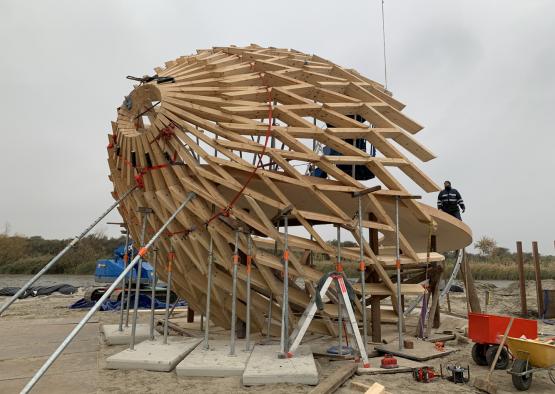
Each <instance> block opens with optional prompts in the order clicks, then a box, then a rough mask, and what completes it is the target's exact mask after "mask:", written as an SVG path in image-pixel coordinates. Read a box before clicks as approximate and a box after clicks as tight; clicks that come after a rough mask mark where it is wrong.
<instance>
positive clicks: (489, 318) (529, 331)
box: [468, 312, 538, 344]
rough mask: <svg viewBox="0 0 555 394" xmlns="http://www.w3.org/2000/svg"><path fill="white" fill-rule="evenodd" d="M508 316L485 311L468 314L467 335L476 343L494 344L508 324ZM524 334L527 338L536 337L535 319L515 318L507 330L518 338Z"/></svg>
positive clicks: (497, 341) (536, 323)
mask: <svg viewBox="0 0 555 394" xmlns="http://www.w3.org/2000/svg"><path fill="white" fill-rule="evenodd" d="M509 320H510V317H509V316H504V315H490V314H486V313H472V312H470V313H469V314H468V337H469V338H470V339H471V340H472V341H473V342H476V343H484V344H494V343H499V342H500V341H501V338H499V337H500V336H503V334H505V330H506V329H507V326H508V325H509ZM522 335H525V336H526V338H528V339H536V338H537V337H538V322H537V321H536V320H530V319H522V318H515V320H514V322H513V326H512V327H511V329H510V330H509V336H510V337H513V338H519V337H520V336H522Z"/></svg>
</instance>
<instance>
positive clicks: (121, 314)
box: [118, 225, 129, 331]
mask: <svg viewBox="0 0 555 394" xmlns="http://www.w3.org/2000/svg"><path fill="white" fill-rule="evenodd" d="M125 232H126V235H125V249H124V251H125V252H124V255H123V267H124V269H125V267H127V261H128V257H129V256H128V254H127V249H128V248H129V228H128V227H127V225H126V226H125ZM121 288H122V292H121V301H120V306H119V310H120V315H119V326H118V331H123V310H124V309H125V308H124V303H125V276H124V277H123V283H122V285H121Z"/></svg>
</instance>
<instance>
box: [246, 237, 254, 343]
mask: <svg viewBox="0 0 555 394" xmlns="http://www.w3.org/2000/svg"><path fill="white" fill-rule="evenodd" d="M247 245H248V247H247V249H248V251H247V326H246V328H245V330H246V333H245V351H246V352H248V351H250V350H251V263H252V238H251V235H250V234H247Z"/></svg>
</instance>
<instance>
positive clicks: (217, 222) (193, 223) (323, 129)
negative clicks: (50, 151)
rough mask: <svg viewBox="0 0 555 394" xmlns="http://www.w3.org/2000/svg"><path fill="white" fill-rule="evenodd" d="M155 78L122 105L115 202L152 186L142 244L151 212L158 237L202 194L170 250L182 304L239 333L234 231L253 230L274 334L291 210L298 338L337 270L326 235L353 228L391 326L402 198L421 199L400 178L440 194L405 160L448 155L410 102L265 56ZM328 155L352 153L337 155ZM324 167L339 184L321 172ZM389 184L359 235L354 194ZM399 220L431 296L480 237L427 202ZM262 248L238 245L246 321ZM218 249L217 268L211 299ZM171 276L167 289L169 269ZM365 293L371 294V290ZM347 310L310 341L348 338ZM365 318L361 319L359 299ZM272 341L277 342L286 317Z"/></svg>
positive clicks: (249, 50) (215, 60)
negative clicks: (319, 287)
mask: <svg viewBox="0 0 555 394" xmlns="http://www.w3.org/2000/svg"><path fill="white" fill-rule="evenodd" d="M155 73H156V75H157V78H145V79H143V80H142V81H140V83H137V84H136V85H135V86H134V89H133V90H132V91H131V92H130V93H129V95H128V96H127V97H126V99H125V101H124V102H123V104H122V105H121V106H120V107H119V108H118V110H117V120H116V121H114V122H112V132H111V133H110V134H109V136H108V138H109V145H108V164H109V167H110V180H111V181H112V182H113V185H114V192H113V196H114V198H116V197H117V196H118V195H121V194H122V193H124V192H125V191H126V190H128V189H129V187H130V186H133V185H135V184H136V183H137V184H139V186H140V189H139V190H137V191H135V192H134V193H133V195H132V196H131V197H130V198H128V199H127V200H126V201H125V202H124V203H122V204H121V205H120V207H119V211H120V213H121V215H122V217H123V218H124V220H125V221H126V222H127V223H128V225H129V228H130V232H131V234H132V236H133V237H134V239H140V233H141V216H140V213H139V212H138V208H139V207H149V208H152V209H153V211H154V214H151V215H149V216H148V225H147V231H146V232H147V239H148V238H149V236H151V235H152V234H154V232H155V231H156V230H157V229H158V228H159V227H160V226H161V224H162V223H163V222H164V221H166V220H167V219H168V217H169V216H170V215H171V213H172V212H173V211H174V210H175V209H176V207H177V206H178V205H179V203H180V202H181V201H183V200H184V199H185V196H186V194H187V193H188V192H191V191H192V192H195V193H196V194H197V198H195V199H194V200H193V201H192V202H191V203H190V204H189V205H188V206H187V207H186V208H185V209H184V210H183V211H182V212H181V213H180V214H179V215H178V216H177V219H176V220H175V221H174V222H172V224H171V225H170V228H169V230H170V232H171V233H169V234H166V236H164V237H161V239H160V240H159V241H158V242H157V247H158V249H159V256H164V259H166V256H167V255H168V253H169V252H170V248H173V249H175V256H176V258H175V262H174V268H173V278H174V286H175V291H176V292H177V293H178V294H179V296H181V297H182V298H184V299H186V300H187V301H188V303H189V305H190V306H191V307H192V308H193V309H194V310H195V311H197V312H201V313H204V312H205V310H206V301H205V300H206V292H207V291H210V292H211V300H212V301H211V311H212V313H211V320H212V321H213V322H214V323H215V324H217V325H219V326H221V327H224V328H227V329H229V328H230V323H231V312H230V311H231V297H229V294H230V293H231V288H232V276H231V273H232V267H233V253H234V243H235V230H236V229H237V228H239V227H241V228H242V229H243V231H250V232H251V233H252V239H253V252H252V256H253V260H252V261H253V263H252V271H251V275H252V282H251V284H252V286H251V287H252V291H251V296H252V312H251V316H252V319H251V330H252V332H265V331H266V322H265V313H266V311H267V310H268V307H269V303H270V302H271V303H272V308H273V309H272V310H273V316H278V317H279V316H280V315H281V305H280V302H281V295H282V292H283V282H282V278H283V274H282V272H283V264H282V261H281V256H280V255H277V254H276V253H274V250H282V249H283V244H284V231H283V227H280V222H279V221H276V220H275V218H276V215H277V214H278V213H279V212H280V211H282V210H284V209H285V208H288V207H290V208H292V211H291V213H290V217H289V227H290V229H291V227H295V234H301V235H289V237H288V241H289V249H290V250H291V254H290V255H289V259H290V265H291V267H290V269H289V276H290V279H292V280H289V305H290V311H289V316H290V323H292V324H290V325H289V327H291V328H292V327H294V326H295V322H296V320H297V318H298V316H300V314H302V312H303V311H304V309H305V307H306V306H307V304H308V302H309V301H310V298H311V296H312V295H313V294H314V293H315V286H316V284H317V282H318V281H319V280H320V278H321V277H322V275H323V273H322V272H320V271H318V270H317V269H315V267H314V266H313V265H311V264H310V263H309V262H310V255H311V253H317V254H323V255H325V256H329V258H330V259H332V260H333V259H335V258H336V253H337V252H336V249H335V248H334V247H332V246H331V245H330V244H328V243H326V241H325V240H324V238H323V236H322V233H323V231H324V229H325V227H326V226H324V227H322V226H319V225H330V224H332V225H336V226H340V227H341V228H342V231H343V232H347V233H350V234H352V236H353V237H354V239H355V240H356V242H358V243H359V244H360V243H362V246H363V248H364V261H365V264H366V266H367V268H366V278H367V284H366V295H367V296H368V297H369V302H370V304H371V305H372V306H373V307H374V308H375V309H374V311H373V312H375V313H373V314H372V316H373V317H376V316H377V318H379V312H380V311H379V303H380V300H383V299H386V298H388V297H391V298H392V303H393V305H394V306H395V305H396V302H395V295H396V286H395V280H394V279H392V278H393V277H394V275H393V273H394V270H395V202H394V201H395V200H394V196H396V195H400V196H408V195H409V194H410V193H409V192H408V191H407V189H405V187H404V186H403V185H402V184H401V183H400V181H399V180H398V179H397V178H396V177H395V176H394V175H393V174H392V172H391V171H390V169H391V168H393V169H394V170H400V171H401V172H402V173H404V174H405V175H406V176H408V178H410V179H411V180H412V181H413V182H414V183H416V185H417V186H419V187H420V188H421V189H422V190H423V191H424V192H427V193H431V192H436V191H438V190H439V188H438V186H437V184H436V183H435V182H434V181H432V180H431V179H430V178H429V177H428V176H427V175H426V174H425V173H423V172H422V171H421V170H420V169H419V168H418V167H417V166H416V165H415V164H414V163H413V162H412V161H411V160H410V159H409V158H408V157H407V155H406V154H407V153H408V154H410V155H412V156H414V157H415V158H416V159H418V160H421V161H424V162H427V161H429V160H431V159H433V158H434V157H435V156H434V155H433V154H432V153H431V152H430V151H429V150H428V149H427V148H426V147H425V146H423V145H422V144H421V143H419V142H418V141H417V140H416V139H415V137H414V135H415V134H416V133H418V132H419V131H420V130H421V129H422V126H420V125H419V124H418V123H416V122H415V121H413V120H411V119H409V118H408V117H407V116H405V115H404V114H403V113H402V112H401V110H402V109H403V108H404V105H403V104H402V103H401V102H399V101H398V100H396V99H394V98H393V97H392V95H391V93H390V92H389V91H387V90H386V89H384V87H383V86H382V85H381V84H379V83H377V82H374V81H372V80H370V79H368V78H366V77H364V76H362V75H361V74H359V73H358V72H356V71H355V70H351V69H346V68H343V67H341V66H339V65H336V64H334V63H332V62H330V61H328V60H326V59H323V58H321V57H319V56H317V55H308V54H304V53H301V52H299V51H296V50H287V49H276V48H262V47H259V46H257V45H250V46H248V47H243V48H240V47H235V46H229V47H215V48H212V49H203V50H198V51H197V54H195V55H190V56H182V57H180V58H178V59H176V60H173V61H169V62H166V63H165V65H164V67H160V68H156V69H155ZM355 140H364V141H365V142H366V143H368V144H371V145H372V146H373V147H374V148H375V149H376V151H377V154H375V155H372V154H369V153H367V152H366V151H365V150H362V149H359V148H358V147H357V146H356V144H353V141H355ZM322 146H326V147H329V148H332V149H333V150H334V151H335V152H338V153H339V155H337V154H336V155H330V154H324V153H323V152H322V150H321V149H319V147H320V148H321V147H322ZM314 147H315V148H316V149H313V148H314ZM399 147H402V148H403V149H402V150H401V149H399ZM327 152H328V153H329V150H327ZM339 166H341V168H340V167H339ZM345 166H353V168H354V167H355V166H356V167H360V168H365V169H367V170H369V171H370V172H371V173H372V174H373V175H374V176H375V178H373V179H371V180H369V181H365V182H364V183H363V182H362V181H360V180H358V179H356V177H353V176H351V175H352V174H353V173H348V172H346V171H344V170H343V169H344V168H345ZM342 168H343V169H342ZM316 169H318V170H320V171H325V172H326V173H327V177H326V178H322V177H318V176H314V175H315V172H314V171H315V170H316ZM375 185H381V186H382V190H379V191H377V192H374V193H369V194H365V195H364V196H363V197H362V206H363V217H362V219H363V220H362V226H363V227H364V229H365V231H368V236H366V235H365V237H364V238H365V239H362V240H361V239H360V237H359V229H358V221H357V219H356V218H355V215H356V212H357V209H358V201H357V198H353V192H357V191H363V190H365V189H367V188H369V187H371V186H375ZM214 212H215V213H216V217H215V218H214ZM218 213H223V214H221V215H218ZM399 215H400V229H401V230H400V249H401V251H402V254H401V267H402V270H403V272H404V273H406V272H411V276H409V275H408V274H407V275H405V274H404V275H403V278H405V280H406V283H403V285H402V286H401V291H402V293H403V294H405V295H407V294H408V295H415V294H422V293H423V292H424V291H425V290H424V288H423V287H422V286H421V285H419V284H418V283H419V281H420V280H421V279H422V277H423V275H424V271H425V269H426V267H427V266H433V265H434V264H438V263H439V262H441V261H442V260H443V256H442V255H441V254H440V252H443V251H448V250H456V249H460V248H462V247H464V246H466V245H468V244H469V243H470V242H471V241H472V237H471V231H470V229H469V228H468V227H467V226H466V225H465V224H463V223H462V222H460V221H458V220H457V219H455V218H453V217H451V216H449V215H447V214H445V213H443V212H440V211H438V210H437V209H435V208H433V207H430V206H428V205H425V204H422V203H419V202H417V201H415V200H413V199H403V200H401V202H400V213H399ZM211 218H212V220H211ZM281 225H282V226H283V221H281ZM327 231H329V230H327ZM248 237H249V235H247V234H245V233H244V232H242V233H240V235H239V251H240V262H239V267H238V293H237V297H238V303H237V314H238V318H239V319H240V320H242V321H246V290H245V287H246V285H245V281H246V278H247V268H246V260H247V258H246V254H247V253H248ZM211 238H212V240H213V248H214V264H215V265H214V269H213V285H212V286H211V288H210V289H209V290H207V275H208V260H209V253H208V250H209V244H210V239H211ZM431 238H433V242H432V245H433V246H432V247H431V250H432V251H431V252H430V240H431ZM170 239H171V244H170ZM172 245H173V246H172ZM274 248H275V249H274ZM341 254H342V258H343V259H348V260H352V261H357V263H354V262H353V263H352V264H356V266H357V267H358V260H359V251H358V248H344V249H343V250H342V251H341ZM157 271H158V275H159V277H161V278H162V279H163V280H165V279H166V275H167V273H166V269H165V264H159V265H158V266H157ZM299 283H304V286H302V285H299ZM355 290H356V291H357V293H358V294H359V297H360V293H361V288H360V285H358V287H357V286H355ZM271 295H272V296H271ZM334 301H336V300H334V299H331V300H330V302H331V303H330V304H328V305H326V308H325V309H324V311H322V312H321V313H320V316H319V319H314V321H313V323H312V324H311V326H310V330H311V331H313V332H317V333H322V334H332V335H334V334H335V333H336V328H335V325H334V324H332V323H331V321H332V320H333V319H335V318H337V307H336V305H335V304H333V302H334ZM358 301H360V299H359V300H358ZM357 308H358V309H357V311H356V313H357V316H358V317H359V318H360V316H361V303H360V302H357ZM376 308H378V309H376ZM394 310H395V311H396V310H397V308H395V309H394ZM395 311H386V310H383V311H381V312H382V313H383V314H384V319H385V320H387V319H389V320H396V315H395V313H396V312H395ZM391 315H393V316H391ZM376 321H379V320H376ZM271 332H272V334H278V333H279V322H278V319H273V321H272V325H271Z"/></svg>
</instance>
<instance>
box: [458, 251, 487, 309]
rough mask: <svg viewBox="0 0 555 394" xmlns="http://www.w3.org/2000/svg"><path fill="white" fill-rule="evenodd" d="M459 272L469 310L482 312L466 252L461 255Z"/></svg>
mask: <svg viewBox="0 0 555 394" xmlns="http://www.w3.org/2000/svg"><path fill="white" fill-rule="evenodd" d="M463 253H464V251H463ZM461 274H462V275H463V278H464V282H465V286H466V289H465V290H466V298H467V300H468V303H469V305H470V312H477V313H482V308H481V307H480V299H479V298H478V292H477V291H476V286H475V285H474V278H473V276H472V270H471V269H470V264H468V260H467V258H466V254H465V255H464V256H463V261H462V264H461Z"/></svg>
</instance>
